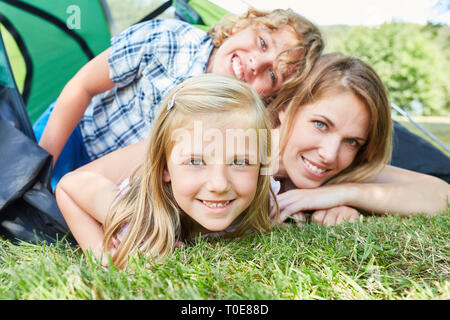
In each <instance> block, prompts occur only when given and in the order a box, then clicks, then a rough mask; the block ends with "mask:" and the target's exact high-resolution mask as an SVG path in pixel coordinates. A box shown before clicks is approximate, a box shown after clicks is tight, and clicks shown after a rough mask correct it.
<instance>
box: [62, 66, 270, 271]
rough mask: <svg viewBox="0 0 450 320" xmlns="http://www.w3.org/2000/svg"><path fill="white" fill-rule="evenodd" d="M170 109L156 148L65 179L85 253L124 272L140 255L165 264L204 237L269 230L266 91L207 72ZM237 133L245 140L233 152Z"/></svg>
mask: <svg viewBox="0 0 450 320" xmlns="http://www.w3.org/2000/svg"><path fill="white" fill-rule="evenodd" d="M162 106H163V107H162V109H161V111H160V113H159V115H158V117H157V119H156V120H155V122H154V126H153V128H152V132H151V136H150V138H149V139H148V141H142V142H140V143H138V144H135V145H133V146H129V147H126V148H124V149H121V150H117V151H115V152H113V153H111V154H109V155H107V156H105V157H102V158H100V159H98V160H96V161H94V162H92V163H90V164H88V165H86V166H84V167H81V168H79V169H78V170H76V171H74V172H72V173H69V174H67V175H66V176H64V177H63V179H62V180H61V181H60V183H59V184H58V185H57V188H56V192H55V194H56V199H57V202H58V205H59V207H60V209H61V211H62V213H63V215H64V217H65V219H66V221H67V224H68V226H69V228H70V230H71V232H72V234H73V235H74V237H75V239H76V240H77V242H78V243H79V245H80V246H81V248H82V249H83V250H84V251H86V250H92V251H93V252H94V254H95V255H96V256H97V257H98V258H100V257H101V256H102V255H103V257H105V256H106V255H108V254H111V258H112V262H113V263H114V264H115V265H116V266H118V267H120V268H124V267H125V266H126V265H127V263H128V260H129V257H130V256H135V255H136V254H137V253H138V252H139V253H142V254H144V255H146V256H148V257H151V258H154V259H156V260H158V259H159V258H161V257H163V256H165V255H167V254H168V253H169V252H170V251H171V250H172V248H173V247H174V245H175V244H176V243H177V242H178V241H184V240H188V239H191V238H193V237H194V236H195V235H196V234H199V233H202V234H208V233H210V232H221V231H226V232H224V235H225V236H229V237H235V236H241V235H244V234H246V233H247V232H249V231H256V232H267V231H269V230H270V228H271V225H270V222H269V218H268V209H269V189H270V180H269V176H268V175H261V174H260V172H262V171H264V170H263V169H264V167H265V166H268V165H269V163H268V161H266V160H264V163H263V162H262V161H261V159H266V158H267V155H268V154H269V153H270V131H269V122H268V120H267V117H266V110H265V108H264V105H263V103H262V101H261V99H260V98H259V96H258V94H257V93H256V92H255V91H254V90H253V89H252V88H251V87H250V86H249V85H247V84H245V83H243V82H241V81H238V80H236V79H234V78H232V77H228V76H223V75H213V74H209V75H202V76H199V77H194V78H191V79H188V80H186V81H185V82H184V83H182V84H181V85H179V86H177V87H176V88H175V89H174V90H173V91H172V92H171V93H170V94H169V95H168V96H167V98H166V99H165V100H164V102H163V105H162ZM199 126H200V129H202V130H203V131H198V127H199ZM196 130H197V131H196ZM208 130H209V131H208ZM233 130H234V131H233ZM198 132H200V135H199V133H198ZM230 132H232V133H234V135H233V137H235V138H238V139H239V138H241V139H243V140H242V141H245V142H246V143H245V144H244V145H243V146H239V145H237V146H236V145H233V146H232V147H231V148H229V146H230V143H232V141H231V140H229V139H228V136H227V135H228V134H229V133H230ZM256 132H258V133H260V134H257V135H256V137H257V139H256V140H255V141H256V143H253V144H252V143H250V140H251V139H249V137H250V136H251V135H252V133H256ZM249 133H250V134H249ZM261 133H263V134H261ZM242 134H243V135H242ZM198 137H200V140H195V139H196V138H198ZM213 138H214V139H213ZM221 139H222V140H221ZM233 139H234V138H233ZM247 142H248V143H247ZM143 144H145V145H146V146H147V147H146V148H147V149H146V152H145V155H143V152H142V148H143ZM222 151H223V152H222ZM140 162H142V164H141V165H139V166H138V167H137V169H136V170H135V171H134V172H131V170H130V168H132V167H135V165H136V164H139V163H140ZM128 176H130V178H129V179H126V177H128ZM124 178H125V179H124ZM120 184H121V185H122V187H120V188H119V187H118V186H119V185H120ZM103 263H104V264H106V260H105V259H104V258H103Z"/></svg>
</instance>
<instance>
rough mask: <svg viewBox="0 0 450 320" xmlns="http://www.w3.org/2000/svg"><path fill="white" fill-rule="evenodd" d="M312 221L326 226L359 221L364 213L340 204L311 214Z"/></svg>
mask: <svg viewBox="0 0 450 320" xmlns="http://www.w3.org/2000/svg"><path fill="white" fill-rule="evenodd" d="M311 218H312V219H311V221H313V222H315V223H317V224H319V225H326V226H335V225H338V224H341V223H344V222H346V221H347V222H351V223H354V222H357V221H361V220H362V215H361V214H360V213H359V212H358V210H356V209H354V208H351V207H347V206H338V207H334V208H330V209H325V210H317V211H315V212H314V213H313V214H312V216H311Z"/></svg>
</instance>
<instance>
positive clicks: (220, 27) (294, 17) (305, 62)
mask: <svg viewBox="0 0 450 320" xmlns="http://www.w3.org/2000/svg"><path fill="white" fill-rule="evenodd" d="M249 26H251V27H254V28H255V27H257V26H265V27H266V28H268V29H270V30H278V29H281V28H283V27H286V26H287V27H289V28H290V29H291V30H292V31H293V32H294V34H295V35H296V36H297V39H298V43H297V45H296V46H294V47H292V48H290V49H288V50H286V51H285V52H282V53H280V54H279V56H278V58H277V60H276V63H275V68H276V69H279V70H280V72H281V73H283V74H284V73H285V72H286V71H288V70H289V74H290V75H289V76H288V77H286V79H284V81H283V84H282V86H281V88H280V90H279V91H278V93H277V94H276V96H274V97H270V98H269V99H266V102H267V101H271V100H273V99H275V100H277V102H276V103H277V104H280V101H286V100H288V99H289V98H290V97H291V96H292V94H293V90H294V89H295V87H296V86H297V85H298V84H299V83H302V81H303V79H304V77H306V75H307V74H308V73H309V71H310V70H311V69H312V67H313V65H314V63H315V61H316V60H317V59H318V58H319V56H320V54H321V53H322V50H323V48H324V46H325V44H324V40H323V38H322V34H321V32H320V30H319V28H318V27H317V26H316V25H314V24H313V23H312V22H311V21H309V20H308V19H306V18H305V17H303V16H301V15H299V14H298V13H296V12H294V11H293V10H292V9H275V10H272V11H261V10H257V9H255V8H252V7H250V8H249V9H248V11H247V13H245V14H243V15H240V16H237V17H236V16H232V15H229V16H225V17H224V18H223V19H222V21H221V22H219V23H217V24H215V25H213V26H212V27H211V28H210V29H209V31H208V34H209V35H210V36H211V37H212V38H213V44H214V46H215V47H220V46H221V45H222V43H223V42H224V41H225V40H226V39H227V38H228V37H230V36H231V35H233V33H234V32H237V31H239V30H242V29H245V28H246V27H249ZM287 51H291V52H300V55H293V56H291V55H286V54H284V53H286V52H287Z"/></svg>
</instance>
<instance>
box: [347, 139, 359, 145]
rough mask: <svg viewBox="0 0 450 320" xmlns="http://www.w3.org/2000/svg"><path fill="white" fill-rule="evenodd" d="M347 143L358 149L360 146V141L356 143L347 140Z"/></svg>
mask: <svg viewBox="0 0 450 320" xmlns="http://www.w3.org/2000/svg"><path fill="white" fill-rule="evenodd" d="M347 143H348V144H349V145H351V146H352V147H358V146H359V143H358V141H356V140H355V139H347Z"/></svg>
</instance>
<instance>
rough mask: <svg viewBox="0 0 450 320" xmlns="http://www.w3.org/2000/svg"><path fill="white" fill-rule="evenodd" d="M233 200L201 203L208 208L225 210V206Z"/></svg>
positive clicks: (204, 201)
mask: <svg viewBox="0 0 450 320" xmlns="http://www.w3.org/2000/svg"><path fill="white" fill-rule="evenodd" d="M231 201H232V200H227V201H206V200H201V202H203V204H204V205H206V206H207V207H210V208H223V207H225V206H227V205H228V204H229V203H230V202H231Z"/></svg>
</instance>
